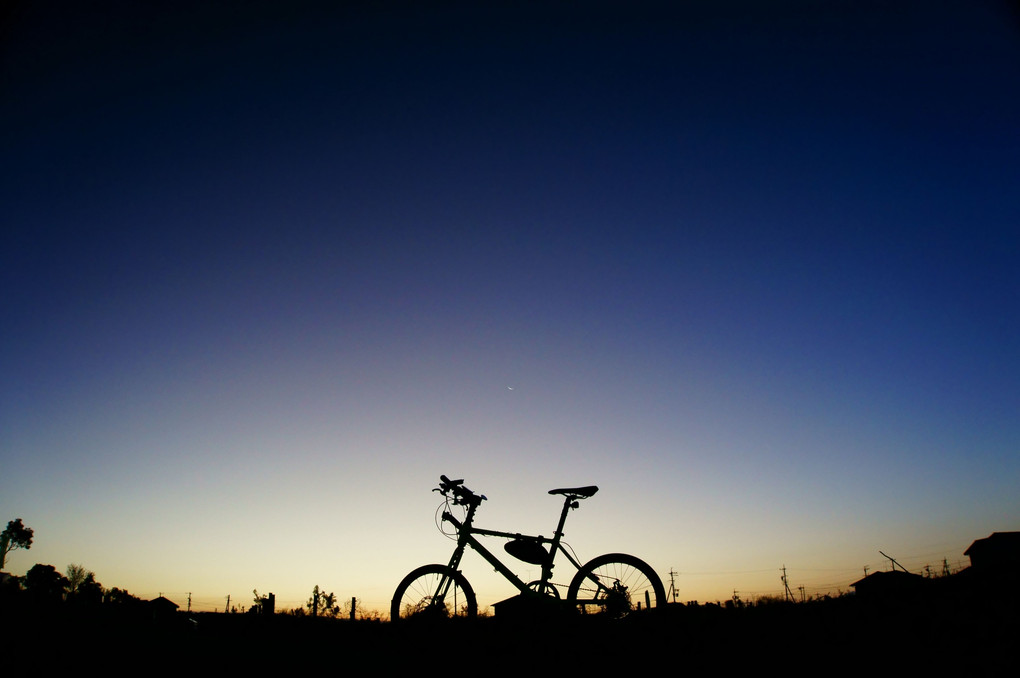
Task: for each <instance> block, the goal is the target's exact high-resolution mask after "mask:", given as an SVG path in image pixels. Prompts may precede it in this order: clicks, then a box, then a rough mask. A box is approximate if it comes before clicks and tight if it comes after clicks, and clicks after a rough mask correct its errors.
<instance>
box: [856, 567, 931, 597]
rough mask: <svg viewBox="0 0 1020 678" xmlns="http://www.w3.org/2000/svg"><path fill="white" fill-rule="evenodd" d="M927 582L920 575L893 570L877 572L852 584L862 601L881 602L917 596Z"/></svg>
mask: <svg viewBox="0 0 1020 678" xmlns="http://www.w3.org/2000/svg"><path fill="white" fill-rule="evenodd" d="M925 583H926V580H925V578H924V577H922V576H921V575H919V574H914V573H912V572H903V571H902V570H892V571H889V572H875V573H873V574H869V575H868V576H866V577H864V579H858V580H857V581H855V582H854V583H853V584H850V586H852V587H853V588H854V591H855V592H856V593H857V596H858V597H860V598H861V599H867V600H879V599H896V598H909V597H912V596H915V595H917V594H918V593H919V592H920V591H921V590H922V587H924V585H925Z"/></svg>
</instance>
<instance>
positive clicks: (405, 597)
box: [390, 565, 478, 621]
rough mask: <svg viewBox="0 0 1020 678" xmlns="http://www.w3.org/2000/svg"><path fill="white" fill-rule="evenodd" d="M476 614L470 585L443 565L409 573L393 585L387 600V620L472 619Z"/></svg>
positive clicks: (422, 567)
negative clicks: (388, 614) (391, 594)
mask: <svg viewBox="0 0 1020 678" xmlns="http://www.w3.org/2000/svg"><path fill="white" fill-rule="evenodd" d="M477 614H478V604H477V603H476V602H475V592H474V591H473V590H472V588H471V584H468V581H467V579H465V577H464V575H462V574H461V573H460V572H458V571H456V570H453V569H450V568H449V567H447V566H446V565H423V566H421V567H419V568H418V569H417V570H414V571H412V572H411V574H409V575H407V576H406V577H404V579H403V580H402V581H401V582H400V584H399V585H398V586H397V590H396V591H395V592H394V593H393V600H392V601H390V621H397V620H398V619H408V618H410V617H425V618H429V617H431V618H437V619H445V618H450V617H472V618H473V617H474V616H475V615H477Z"/></svg>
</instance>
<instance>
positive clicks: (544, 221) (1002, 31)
mask: <svg viewBox="0 0 1020 678" xmlns="http://www.w3.org/2000/svg"><path fill="white" fill-rule="evenodd" d="M146 4H147V3H134V2H111V3H101V5H102V7H101V8H100V9H96V8H90V9H88V10H86V9H83V8H81V7H80V6H79V5H77V4H76V3H66V6H61V5H58V6H56V7H55V8H54V7H46V6H40V4H39V3H21V4H19V5H17V6H16V7H15V9H13V10H7V11H6V16H5V18H4V26H3V34H2V41H3V42H2V44H3V51H2V53H0V56H2V69H3V70H2V78H3V79H2V85H0V86H2V90H0V92H2V108H0V117H2V119H3V125H2V126H0V143H2V146H0V148H2V154H3V155H2V157H3V159H4V162H3V170H2V171H3V181H2V185H0V205H2V213H0V214H2V223H3V224H4V226H3V235H2V241H0V275H2V291H0V374H2V378H0V519H2V520H3V521H7V520H10V519H13V518H17V517H21V518H23V519H24V520H25V523H26V525H28V526H30V527H32V528H34V529H35V534H36V538H35V544H34V545H33V547H32V549H31V551H28V552H25V551H17V552H15V553H14V554H13V556H12V557H11V559H10V561H9V564H8V570H10V571H11V572H14V573H18V574H20V573H23V572H24V571H25V570H27V569H28V568H30V567H31V566H32V565H33V564H34V563H37V562H41V563H50V564H53V565H55V566H56V567H58V568H59V569H63V568H64V567H65V566H66V565H67V564H68V563H71V562H75V563H81V564H83V565H85V566H86V567H87V568H89V569H91V570H93V571H95V573H96V576H97V579H98V580H99V581H101V582H102V583H103V584H104V585H106V586H119V587H121V588H128V589H129V590H130V591H132V592H133V593H136V594H137V595H142V596H145V597H150V596H155V595H158V593H160V592H162V593H164V594H167V595H168V596H169V597H171V598H172V599H173V600H175V601H177V602H179V603H181V604H185V602H186V597H187V592H191V593H192V594H193V600H194V606H195V607H196V608H197V609H208V610H212V609H214V608H216V607H218V608H219V609H222V608H223V604H224V601H225V598H226V596H227V595H228V594H229V595H231V596H233V598H232V601H233V602H234V603H235V604H243V605H248V604H250V601H251V593H250V592H251V590H252V589H253V588H258V589H259V591H260V592H268V591H273V592H274V593H276V595H277V599H278V606H279V607H294V606H298V605H301V604H302V603H303V602H304V601H305V600H306V599H307V598H308V596H309V595H310V591H311V589H312V587H313V586H314V585H316V584H318V585H319V586H320V587H322V588H324V589H326V590H329V591H334V592H336V594H337V595H338V596H339V597H340V598H341V599H349V598H350V597H352V596H356V597H358V598H361V599H362V600H363V604H364V605H365V607H366V608H368V609H372V608H376V609H379V610H384V609H386V607H387V605H388V600H389V598H390V596H391V594H392V591H393V589H394V588H395V586H396V584H397V583H398V581H399V580H400V579H401V578H402V577H403V575H404V574H406V573H407V572H408V571H410V570H411V569H413V568H414V567H417V566H418V565H421V564H425V563H429V562H445V561H446V559H447V558H448V557H449V553H450V552H451V551H452V546H453V545H452V543H451V542H450V541H448V540H446V539H444V538H443V537H442V535H440V534H439V533H438V531H437V530H436V527H435V523H434V521H435V509H436V506H437V504H438V495H435V494H432V493H431V492H430V490H431V489H432V488H433V487H435V485H436V481H437V480H438V476H439V474H441V473H445V474H448V475H450V476H451V477H457V478H465V479H466V484H467V485H468V486H469V487H470V488H472V489H474V490H477V491H479V492H481V493H484V494H486V495H487V496H488V498H489V501H488V502H486V503H485V504H484V505H483V506H482V509H481V511H480V512H479V519H478V524H479V525H481V526H484V527H490V528H494V529H505V530H512V531H522V532H527V533H542V534H546V535H549V534H551V532H552V530H553V528H554V526H555V519H556V516H557V511H558V508H559V501H558V500H557V498H555V497H550V496H548V495H547V494H546V492H547V491H548V490H549V489H552V488H554V487H561V486H573V485H586V484H597V485H599V486H600V488H601V490H600V492H599V493H598V494H597V495H596V496H594V497H592V498H591V499H588V500H585V501H584V502H583V503H582V507H581V509H580V510H578V511H575V512H574V513H572V514H571V516H570V519H569V521H568V523H567V530H566V531H567V537H566V539H567V541H569V542H570V543H571V544H572V545H573V547H574V548H575V550H576V551H577V552H578V554H579V556H580V557H581V558H582V559H583V560H587V559H590V558H593V557H595V556H597V555H600V554H601V553H604V552H607V551H622V552H627V553H633V554H634V555H637V556H639V557H641V558H643V559H645V560H647V561H648V562H649V563H650V564H652V566H653V567H655V568H656V569H657V570H658V571H659V573H660V574H661V575H662V577H663V579H664V580H666V581H667V586H668V573H669V571H670V570H671V569H672V570H674V571H676V572H678V573H679V575H678V577H677V580H676V581H677V584H678V587H679V591H680V593H679V595H680V597H681V599H683V600H691V599H699V600H716V599H726V598H729V597H730V596H731V595H732V593H733V591H734V590H737V591H738V592H739V593H740V595H741V596H742V597H744V598H753V597H754V596H756V595H764V594H777V593H780V592H781V591H782V585H781V583H780V580H779V576H780V571H779V570H780V568H781V567H782V566H784V565H785V566H786V567H787V570H788V573H789V576H790V584H791V586H792V587H795V588H796V587H798V586H804V587H805V591H806V592H807V593H808V594H820V593H825V592H829V591H832V592H835V591H837V590H840V589H842V590H846V589H847V585H848V584H849V583H850V582H851V581H854V580H856V579H857V578H859V576H860V575H861V574H862V573H863V570H862V568H863V567H864V566H865V565H868V566H870V567H871V568H872V569H882V568H885V567H886V566H887V564H886V563H884V562H883V561H884V559H883V558H882V556H881V555H879V553H878V551H879V549H881V550H883V551H885V552H886V553H889V554H890V555H893V556H894V557H897V558H898V559H899V560H900V562H901V563H903V564H904V565H906V566H907V567H909V568H912V569H914V570H915V571H917V570H920V568H922V567H923V566H924V565H925V564H931V565H932V566H933V567H941V563H942V559H943V558H948V559H949V561H950V563H951V564H952V565H955V564H957V563H964V562H965V559H964V557H963V555H962V554H963V550H964V549H965V548H966V547H967V546H968V545H969V544H970V542H971V541H973V540H974V539H977V538H981V537H985V536H987V535H988V534H989V533H991V532H993V531H1004V530H1017V529H1020V492H1018V487H1020V454H1018V453H1020V417H1018V412H1020V387H1018V384H1020V318H1018V309H1020V284H1018V281H1020V276H1018V266H1017V262H1018V254H1020V252H1018V249H1020V248H1018V242H1020V229H1018V227H1017V224H1018V223H1020V190H1018V188H1017V187H1018V186H1020V125H1018V120H1020V87H1018V86H1017V85H1018V82H1020V20H1018V17H1020V13H1018V11H1017V9H1016V4H1015V3H1005V2H995V1H991V0H990V1H988V2H959V3H942V2H873V3H872V2H816V1H807V0H804V1H802V2H787V1H777V2H767V3H764V2H750V1H746V2H740V1H736V0H731V1H715V2H708V1H707V0H706V1H704V2H677V3H663V4H658V3H644V4H643V3H626V4H625V3H605V2H573V3H567V2H542V3H501V2H485V3H463V4H460V3H442V9H436V8H431V7H428V6H427V5H428V4H429V3H417V4H414V3H409V4H390V3H337V4H338V5H339V7H337V8H331V9H323V8H322V7H321V6H318V5H302V4H300V3H297V4H294V3H286V7H284V6H274V5H275V4H276V3H231V2H220V3H173V4H172V7H173V9H168V8H169V7H170V5H168V6H167V7H168V8H164V9H163V10H155V9H152V8H149V7H143V5H146ZM241 5H243V6H244V7H245V9H244V11H241V10H240V7H241ZM90 7H91V6H90ZM508 387H512V390H511V389H510V388H508ZM492 547H493V548H494V549H496V550H497V551H498V552H500V553H502V550H501V544H500V543H499V542H498V540H497V541H495V543H493V544H492ZM508 559H509V556H508ZM515 567H518V570H519V571H520V573H521V576H523V577H528V576H529V573H530V575H531V576H537V574H538V573H537V572H531V571H530V570H529V568H532V566H528V565H526V564H523V563H522V564H519V566H515ZM532 569H534V568H532ZM562 569H564V570H565V569H566V566H565V565H564V567H563V568H562ZM465 572H466V574H467V575H468V577H469V579H470V581H471V582H472V584H473V585H474V587H475V589H476V591H477V592H478V595H479V602H480V604H481V605H483V606H484V605H487V604H491V603H492V602H495V601H497V600H499V599H501V598H502V597H504V596H506V595H509V594H510V593H511V590H510V589H509V588H508V586H507V585H506V584H505V583H503V582H502V580H501V579H500V577H499V576H498V575H497V574H495V573H493V572H492V571H491V568H490V567H488V565H486V564H485V563H484V562H483V561H482V560H481V559H480V558H479V557H477V556H476V555H473V554H468V556H467V558H466V562H465ZM561 576H562V578H564V580H569V573H566V572H563V573H562V575H561Z"/></svg>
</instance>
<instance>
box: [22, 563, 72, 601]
mask: <svg viewBox="0 0 1020 678" xmlns="http://www.w3.org/2000/svg"><path fill="white" fill-rule="evenodd" d="M66 586H67V580H66V579H64V577H63V575H61V574H60V573H59V572H57V568H55V567H53V566H52V565H42V564H39V563H36V564H35V565H33V566H32V569H30V570H29V571H28V572H26V573H25V590H26V591H28V593H29V595H30V596H31V597H32V598H33V599H34V600H35V602H37V603H54V602H59V601H62V600H63V599H64V589H65V588H66Z"/></svg>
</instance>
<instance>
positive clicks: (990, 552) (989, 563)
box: [963, 532, 1020, 574]
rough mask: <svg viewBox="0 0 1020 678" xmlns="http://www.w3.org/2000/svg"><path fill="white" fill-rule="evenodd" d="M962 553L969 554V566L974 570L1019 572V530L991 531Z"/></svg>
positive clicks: (1003, 572)
mask: <svg viewBox="0 0 1020 678" xmlns="http://www.w3.org/2000/svg"><path fill="white" fill-rule="evenodd" d="M963 555H965V556H970V566H971V567H972V568H974V569H975V570H980V571H982V572H995V573H999V574H1007V573H1014V574H1017V573H1020V572H1018V571H1020V532H993V533H992V534H991V535H989V536H988V537H985V538H984V539H977V540H975V541H974V543H973V544H971V545H970V546H969V547H968V548H967V550H966V551H964V552H963Z"/></svg>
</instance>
